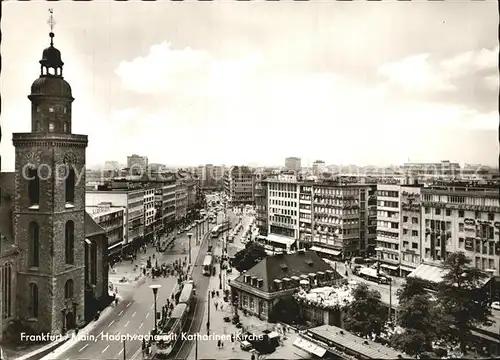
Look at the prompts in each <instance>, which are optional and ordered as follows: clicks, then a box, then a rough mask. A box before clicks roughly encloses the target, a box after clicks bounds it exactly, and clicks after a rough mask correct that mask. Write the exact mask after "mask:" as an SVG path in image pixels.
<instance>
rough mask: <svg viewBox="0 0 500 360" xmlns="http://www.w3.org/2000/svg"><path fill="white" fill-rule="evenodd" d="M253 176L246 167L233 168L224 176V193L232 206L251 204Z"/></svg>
mask: <svg viewBox="0 0 500 360" xmlns="http://www.w3.org/2000/svg"><path fill="white" fill-rule="evenodd" d="M253 180H254V178H253V174H252V170H251V169H250V168H248V167H246V166H233V167H232V168H231V169H229V171H228V172H227V173H225V174H224V193H225V194H226V195H227V197H228V199H229V201H230V202H231V203H233V204H252V203H253V202H254V198H253V191H254V185H253Z"/></svg>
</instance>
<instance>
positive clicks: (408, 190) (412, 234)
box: [386, 184, 422, 276]
mask: <svg viewBox="0 0 500 360" xmlns="http://www.w3.org/2000/svg"><path fill="white" fill-rule="evenodd" d="M421 190H422V186H421V185H418V184H416V185H403V186H401V188H400V190H399V191H400V192H399V196H400V210H401V211H400V220H401V221H400V225H401V230H400V233H399V236H400V241H399V248H400V250H401V254H400V256H399V260H400V264H399V266H400V270H401V275H403V276H406V275H408V274H410V273H411V272H412V271H413V270H415V269H416V268H417V267H418V266H419V265H420V264H421V262H422V257H421V248H422V241H421V239H422V231H421V229H422V224H421V223H422V216H421V213H422V211H421V210H422V196H421V195H422V193H421ZM387 266H389V267H392V269H394V268H395V264H387V265H386V267H387ZM396 271H397V270H396Z"/></svg>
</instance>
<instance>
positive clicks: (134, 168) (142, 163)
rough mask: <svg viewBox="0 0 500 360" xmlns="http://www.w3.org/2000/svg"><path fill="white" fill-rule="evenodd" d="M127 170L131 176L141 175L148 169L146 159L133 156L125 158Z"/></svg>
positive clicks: (145, 157)
mask: <svg viewBox="0 0 500 360" xmlns="http://www.w3.org/2000/svg"><path fill="white" fill-rule="evenodd" d="M127 168H128V169H129V172H130V174H131V175H143V174H145V173H146V171H147V169H148V157H147V156H139V155H137V154H133V155H131V156H127Z"/></svg>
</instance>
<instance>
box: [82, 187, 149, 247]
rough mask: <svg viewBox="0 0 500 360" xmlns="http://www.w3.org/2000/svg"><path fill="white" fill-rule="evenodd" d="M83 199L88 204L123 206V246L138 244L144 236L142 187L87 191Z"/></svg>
mask: <svg viewBox="0 0 500 360" xmlns="http://www.w3.org/2000/svg"><path fill="white" fill-rule="evenodd" d="M85 199H86V202H87V205H88V206H98V205H99V204H101V203H110V204H111V207H118V208H124V209H125V211H124V224H125V232H124V243H123V248H124V249H128V248H130V247H131V246H133V247H135V246H140V244H141V242H142V240H143V238H144V190H143V189H132V190H109V189H108V190H94V191H87V192H86V194H85ZM134 242H135V243H136V244H134Z"/></svg>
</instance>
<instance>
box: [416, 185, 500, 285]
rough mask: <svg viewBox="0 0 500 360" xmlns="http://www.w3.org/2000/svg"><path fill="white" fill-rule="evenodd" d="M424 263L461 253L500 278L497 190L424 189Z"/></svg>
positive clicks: (477, 266) (499, 200)
mask: <svg viewBox="0 0 500 360" xmlns="http://www.w3.org/2000/svg"><path fill="white" fill-rule="evenodd" d="M422 205H423V210H422V228H421V233H422V250H421V251H422V253H421V256H422V257H423V259H424V260H441V261H442V260H445V259H446V258H447V257H448V256H449V254H450V253H453V252H456V251H462V252H464V253H465V255H466V256H467V257H469V258H470V259H472V262H473V266H475V267H476V268H478V269H481V270H484V271H489V272H490V273H492V274H493V275H497V276H498V275H500V273H499V269H500V233H499V231H500V198H499V196H498V189H496V190H494V189H491V190H490V191H488V190H485V189H477V190H476V189H473V188H468V189H464V188H461V189H457V188H453V187H449V188H447V189H445V188H437V189H435V188H423V189H422Z"/></svg>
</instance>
